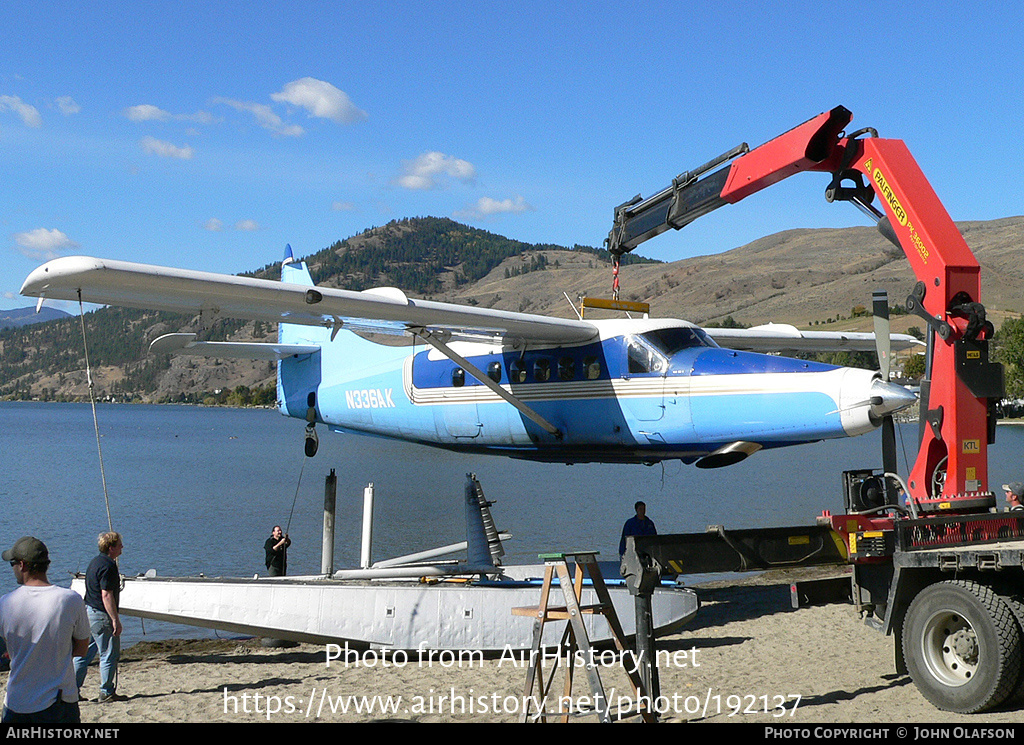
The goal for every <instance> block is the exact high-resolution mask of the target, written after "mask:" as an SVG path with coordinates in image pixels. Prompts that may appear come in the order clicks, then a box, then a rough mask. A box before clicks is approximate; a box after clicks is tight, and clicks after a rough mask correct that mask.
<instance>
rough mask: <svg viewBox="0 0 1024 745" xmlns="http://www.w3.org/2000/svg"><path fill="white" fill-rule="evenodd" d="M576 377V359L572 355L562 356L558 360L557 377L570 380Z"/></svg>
mask: <svg viewBox="0 0 1024 745" xmlns="http://www.w3.org/2000/svg"><path fill="white" fill-rule="evenodd" d="M575 377H576V360H574V359H573V358H572V357H562V358H561V359H560V360H558V379H559V380H572V379H573V378H575Z"/></svg>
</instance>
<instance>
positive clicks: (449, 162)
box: [396, 151, 476, 190]
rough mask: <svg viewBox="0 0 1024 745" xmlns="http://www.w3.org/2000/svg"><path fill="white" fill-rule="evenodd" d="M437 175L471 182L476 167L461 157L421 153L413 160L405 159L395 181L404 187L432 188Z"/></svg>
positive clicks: (436, 182)
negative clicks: (400, 172) (400, 173)
mask: <svg viewBox="0 0 1024 745" xmlns="http://www.w3.org/2000/svg"><path fill="white" fill-rule="evenodd" d="M438 176H448V177H450V178H453V179H455V180H457V181H461V182H463V183H466V184H471V183H473V182H474V181H475V180H476V168H474V167H473V164H472V163H470V162H468V161H465V160H462V159H461V158H453V157H452V156H450V155H445V154H444V153H439V152H436V151H433V152H429V153H423V155H421V156H419V157H418V158H416V159H415V160H410V161H405V164H404V167H403V169H402V175H400V176H399V177H398V179H396V181H397V183H398V185H399V186H401V187H403V188H405V189H420V190H424V189H433V188H436V187H437V185H438V181H437V177H438Z"/></svg>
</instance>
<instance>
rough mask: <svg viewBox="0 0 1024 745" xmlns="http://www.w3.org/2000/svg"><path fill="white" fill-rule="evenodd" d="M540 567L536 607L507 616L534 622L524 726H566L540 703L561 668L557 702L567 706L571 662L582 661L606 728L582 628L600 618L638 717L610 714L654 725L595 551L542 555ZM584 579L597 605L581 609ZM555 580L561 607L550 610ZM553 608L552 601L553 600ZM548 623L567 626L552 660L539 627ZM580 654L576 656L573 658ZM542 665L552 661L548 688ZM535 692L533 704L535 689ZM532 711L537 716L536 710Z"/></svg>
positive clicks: (604, 702) (563, 714) (565, 717)
mask: <svg viewBox="0 0 1024 745" xmlns="http://www.w3.org/2000/svg"><path fill="white" fill-rule="evenodd" d="M540 558H541V559H542V560H543V561H544V583H543V585H542V587H541V593H540V605H538V606H529V607H520V608H513V609H512V615H515V616H529V617H531V618H533V619H534V622H533V646H532V648H531V653H530V664H529V666H528V669H527V673H526V687H525V691H524V694H523V702H524V706H523V718H522V721H523V722H547V718H548V717H549V716H558V717H559V718H560V720H561V721H562V722H568V721H569V715H570V712H569V711H557V712H552V711H548V710H547V707H546V705H545V704H544V703H541V702H544V701H545V700H546V698H547V695H548V692H549V690H550V689H551V684H552V683H553V682H554V677H555V673H556V672H557V671H558V668H559V666H560V665H564V667H565V679H564V684H563V690H562V701H566V700H572V699H571V698H570V697H571V695H572V684H573V673H574V669H575V667H576V664H575V662H576V660H577V659H581V660H582V662H583V666H584V667H585V669H586V673H587V681H588V683H589V685H590V693H591V696H592V698H593V702H594V711H593V712H587V713H594V714H596V715H597V717H598V719H599V721H601V722H611V721H612V712H611V710H610V707H609V703H608V699H607V696H606V695H605V692H604V685H603V684H602V682H601V675H600V671H599V669H598V664H597V663H596V661H595V659H596V657H595V653H594V651H593V647H592V645H591V643H590V638H589V636H588V635H587V628H586V625H585V624H584V622H583V616H584V615H586V614H593V615H602V616H604V617H605V620H606V622H607V623H608V626H609V628H610V629H611V635H612V639H613V640H614V642H615V647H616V649H617V650H618V652H619V656H620V659H621V660H622V662H623V667H624V669H625V672H626V674H627V676H628V677H629V681H630V684H631V685H632V687H633V694H634V701H637V702H638V704H639V706H638V710H637V711H629V712H627V713H625V714H624V713H623V712H622V711H617V712H615V715H616V718H617V719H621V718H623V716H632V715H635V714H639V715H640V716H642V717H643V720H644V721H645V722H655V721H657V717H656V716H655V714H654V713H653V712H652V710H651V700H650V697H649V695H648V693H647V690H646V687H645V686H644V684H643V681H642V680H641V678H640V675H639V673H638V672H637V669H638V665H637V664H636V658H635V655H634V654H633V651H632V650H631V649H629V648H628V647H627V646H626V636H625V634H624V633H623V631H622V625H621V624H620V623H619V619H618V616H617V615H616V613H615V606H614V605H613V604H612V598H611V595H610V594H609V592H608V587H607V585H605V583H604V577H603V576H602V575H601V568H600V566H599V565H598V563H597V552H596V551H577V552H573V553H553V554H541V555H540ZM569 558H572V559H573V560H574V563H575V565H576V571H575V575H574V577H572V578H570V575H569V563H568V559H569ZM585 574H586V575H589V577H590V581H591V584H592V585H593V589H594V592H595V594H596V595H597V600H598V602H597V603H595V604H593V605H581V602H580V599H581V597H582V595H583V580H584V575H585ZM556 577H557V579H558V585H559V587H561V588H562V596H563V599H564V601H565V604H564V605H552V604H551V601H552V597H551V585H552V581H553V580H554V579H555V578H556ZM555 602H557V600H555ZM551 621H566V622H567V623H566V625H565V630H564V631H563V633H562V637H561V642H560V643H559V645H558V650H557V654H555V655H550V654H549V655H547V656H546V657H545V655H544V647H543V637H544V625H545V624H546V623H548V622H551ZM577 653H579V654H577ZM544 659H551V660H553V664H552V667H551V671H550V674H549V676H548V680H547V683H545V682H544V679H543V678H544V665H543V661H544ZM535 686H536V688H537V690H538V691H539V692H540V693H539V696H538V697H537V698H536V699H535V698H534V693H533V692H534V687H535ZM535 709H536V710H535Z"/></svg>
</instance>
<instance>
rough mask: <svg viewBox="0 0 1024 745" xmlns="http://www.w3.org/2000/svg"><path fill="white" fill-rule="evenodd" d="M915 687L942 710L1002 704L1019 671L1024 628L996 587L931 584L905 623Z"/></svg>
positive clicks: (906, 647) (962, 710) (965, 583)
mask: <svg viewBox="0 0 1024 745" xmlns="http://www.w3.org/2000/svg"><path fill="white" fill-rule="evenodd" d="M903 652H904V655H905V658H906V663H907V670H908V672H909V673H910V677H911V679H912V680H913V681H914V685H916V686H917V689H918V690H919V691H920V692H921V695H923V696H924V697H925V698H926V699H928V700H929V701H930V702H931V703H932V704H934V705H935V706H937V707H938V708H940V709H944V710H946V711H955V712H959V713H961V714H972V713H975V712H979V711H984V710H985V709H990V708H992V707H994V706H998V705H999V704H1000V703H1002V702H1003V701H1004V700H1005V699H1006V698H1007V697H1008V696H1009V695H1010V694H1011V693H1012V692H1013V691H1014V689H1015V688H1016V686H1017V681H1018V678H1019V677H1020V673H1021V669H1020V668H1021V632H1020V627H1019V626H1018V624H1017V620H1016V618H1015V617H1014V614H1013V612H1012V610H1011V609H1010V607H1009V606H1008V605H1007V604H1006V603H1005V602H1004V601H1003V600H1002V598H1000V597H999V595H997V594H996V593H995V592H994V591H993V590H992V588H990V587H988V586H987V585H983V584H979V583H977V582H970V581H965V580H954V581H949V582H939V583H936V584H933V585H928V586H927V587H925V588H924V589H923V590H921V592H920V593H918V595H917V597H915V598H914V601H913V602H912V603H911V604H910V607H909V608H908V609H907V615H906V618H905V619H904V621H903Z"/></svg>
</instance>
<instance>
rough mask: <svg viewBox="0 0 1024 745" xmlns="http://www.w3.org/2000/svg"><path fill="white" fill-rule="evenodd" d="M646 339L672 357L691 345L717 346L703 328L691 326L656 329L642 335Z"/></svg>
mask: <svg viewBox="0 0 1024 745" xmlns="http://www.w3.org/2000/svg"><path fill="white" fill-rule="evenodd" d="M640 336H641V338H642V339H644V341H646V342H647V343H648V344H650V345H651V346H652V347H654V348H655V349H657V350H658V351H659V352H661V353H662V354H664V355H665V356H666V357H668V358H669V359H671V358H672V357H673V356H674V355H675V353H676V352H678V351H680V350H682V349H689V348H690V347H717V346H718V345H717V344H715V342H714V341H712V340H711V339H710V338H709V337H708V335H707V334H705V333H704V331H703V329H699V328H692V327H690V326H676V327H673V328H664V329H655V330H654V331H648V332H646V333H643V334H641V335H640Z"/></svg>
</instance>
